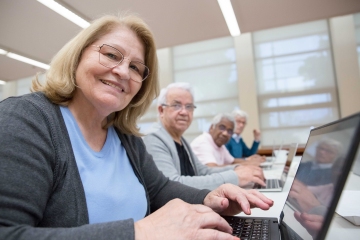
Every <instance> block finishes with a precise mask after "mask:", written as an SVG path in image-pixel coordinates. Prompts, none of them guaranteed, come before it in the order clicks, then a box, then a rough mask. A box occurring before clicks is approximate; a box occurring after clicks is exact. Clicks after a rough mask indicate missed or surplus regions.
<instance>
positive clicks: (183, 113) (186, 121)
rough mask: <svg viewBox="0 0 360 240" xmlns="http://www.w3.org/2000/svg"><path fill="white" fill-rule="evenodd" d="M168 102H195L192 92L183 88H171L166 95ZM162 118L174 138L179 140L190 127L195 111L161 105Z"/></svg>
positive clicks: (170, 103) (171, 103)
mask: <svg viewBox="0 0 360 240" xmlns="http://www.w3.org/2000/svg"><path fill="white" fill-rule="evenodd" d="M166 103H167V104H168V105H173V104H180V105H183V106H185V105H189V104H191V105H192V104H193V98H192V96H191V93H190V92H189V91H187V90H184V89H182V88H172V89H169V91H168V93H167V95H166ZM158 108H159V109H158V110H159V114H160V120H161V122H162V124H163V126H164V127H165V129H166V130H167V131H168V132H169V134H170V135H171V136H172V137H173V138H174V140H175V141H176V140H179V138H180V137H181V136H182V134H183V133H184V132H185V131H186V129H188V127H189V126H190V124H191V122H192V119H193V112H192V111H187V110H186V109H185V108H184V107H182V109H181V110H175V109H174V108H173V107H166V106H159V107H158Z"/></svg>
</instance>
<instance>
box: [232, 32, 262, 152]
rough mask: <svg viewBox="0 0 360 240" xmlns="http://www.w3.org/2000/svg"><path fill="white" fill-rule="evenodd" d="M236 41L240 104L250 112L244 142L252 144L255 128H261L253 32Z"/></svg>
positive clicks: (239, 37) (236, 38) (244, 109)
mask: <svg viewBox="0 0 360 240" xmlns="http://www.w3.org/2000/svg"><path fill="white" fill-rule="evenodd" d="M234 43H235V50H236V57H237V58H236V59H237V70H238V86H239V106H240V109H242V110H243V111H245V112H247V113H248V114H249V119H248V122H247V126H246V128H245V129H244V132H243V133H242V136H243V139H244V142H246V143H247V145H248V146H251V144H252V141H253V140H254V135H253V133H252V132H253V129H255V128H256V129H259V128H260V123H259V113H258V102H257V89H256V75H255V65H254V55H253V47H252V38H251V34H250V33H246V34H241V35H240V36H238V37H235V38H234Z"/></svg>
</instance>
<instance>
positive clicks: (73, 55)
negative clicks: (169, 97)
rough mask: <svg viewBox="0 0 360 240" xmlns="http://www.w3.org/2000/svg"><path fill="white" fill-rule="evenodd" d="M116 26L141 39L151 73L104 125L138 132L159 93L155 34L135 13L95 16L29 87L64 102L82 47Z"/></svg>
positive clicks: (71, 88)
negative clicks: (144, 116)
mask: <svg viewBox="0 0 360 240" xmlns="http://www.w3.org/2000/svg"><path fill="white" fill-rule="evenodd" d="M119 26H125V27H128V28H129V29H131V30H132V31H134V32H135V33H136V35H137V36H138V37H139V39H141V41H142V42H143V44H144V47H145V65H146V66H148V67H149V69H150V75H149V76H148V77H147V78H146V79H145V80H144V81H143V83H142V86H141V88H140V90H139V92H138V93H137V94H136V95H135V96H134V97H133V99H132V100H131V101H130V103H129V104H128V105H127V106H126V107H125V108H124V109H123V110H121V111H118V112H114V113H112V114H110V116H109V117H108V123H107V124H106V126H105V127H109V126H111V125H114V126H115V127H116V128H118V129H119V130H120V131H121V132H123V133H126V134H133V135H136V136H141V134H140V133H139V129H138V128H137V125H136V122H137V120H138V119H139V118H140V117H141V116H142V115H143V114H144V113H145V111H146V110H147V109H148V107H149V106H150V104H151V103H152V101H153V100H154V99H155V98H156V97H157V95H158V94H159V84H158V62H157V57H156V46H155V42H154V37H153V35H152V33H151V31H150V29H149V27H148V26H147V24H146V23H145V22H144V21H143V20H142V19H141V18H139V17H137V16H134V15H127V16H109V15H108V16H103V17H101V18H99V19H97V20H95V21H94V22H93V23H92V24H91V25H90V26H89V27H87V28H85V29H84V30H82V31H81V32H80V33H79V34H78V35H77V36H75V37H74V38H73V39H72V40H70V41H69V42H68V43H67V44H66V45H65V46H64V47H63V48H62V49H61V50H60V51H59V52H58V53H57V54H56V55H55V56H54V58H53V59H52V61H51V64H50V65H51V67H50V69H49V70H48V71H47V73H46V81H45V83H44V84H41V83H40V81H39V79H38V77H37V76H36V78H35V79H34V80H33V81H32V89H31V90H32V91H42V92H44V93H45V95H46V96H47V97H48V98H49V99H50V101H52V102H53V103H55V104H59V105H63V106H67V105H68V104H69V102H70V101H71V100H72V98H73V96H74V93H75V90H76V79H75V73H76V69H77V67H78V65H79V62H80V59H81V56H82V53H83V51H84V49H85V48H87V47H88V46H90V45H91V44H92V43H94V42H95V41H97V40H98V39H100V38H101V37H103V36H104V35H106V34H108V33H110V32H111V31H113V30H114V29H115V28H117V27H119Z"/></svg>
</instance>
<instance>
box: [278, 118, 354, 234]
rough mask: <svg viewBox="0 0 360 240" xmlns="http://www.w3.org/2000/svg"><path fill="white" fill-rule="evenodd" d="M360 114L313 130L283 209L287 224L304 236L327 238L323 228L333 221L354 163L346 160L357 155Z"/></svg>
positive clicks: (287, 227) (288, 227)
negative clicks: (355, 140)
mask: <svg viewBox="0 0 360 240" xmlns="http://www.w3.org/2000/svg"><path fill="white" fill-rule="evenodd" d="M359 118H360V115H358V116H357V117H355V118H354V117H353V118H350V119H348V120H346V121H340V122H337V123H335V124H330V125H326V126H324V127H321V128H316V129H313V130H312V131H311V132H310V137H309V139H308V142H307V144H306V148H305V150H304V154H303V157H302V160H301V164H300V165H299V168H298V170H297V173H296V176H295V179H294V182H293V184H292V186H291V189H290V192H289V195H288V198H287V200H286V204H285V206H284V209H283V219H282V227H283V228H285V229H288V230H289V231H290V229H291V230H293V231H295V232H296V233H297V235H299V236H301V237H302V238H303V239H319V237H320V238H324V234H325V233H323V232H321V231H322V229H326V227H325V228H324V225H327V226H328V225H329V224H330V221H331V218H332V214H333V212H334V210H335V207H336V204H337V201H338V199H339V197H340V194H341V191H342V187H343V184H344V182H345V180H346V177H347V174H346V176H344V174H342V173H343V172H348V171H349V169H350V166H351V165H350V166H349V164H347V161H346V160H348V158H349V156H352V158H353V157H354V156H353V155H354V154H355V153H356V149H357V148H358V145H354V144H353V143H354V139H355V138H356V139H357V138H358V136H356V134H355V132H356V129H357V127H358V125H359ZM354 152H355V153H354ZM350 158H351V157H350ZM351 160H352V159H350V161H351ZM348 162H349V161H348ZM328 214H329V215H328Z"/></svg>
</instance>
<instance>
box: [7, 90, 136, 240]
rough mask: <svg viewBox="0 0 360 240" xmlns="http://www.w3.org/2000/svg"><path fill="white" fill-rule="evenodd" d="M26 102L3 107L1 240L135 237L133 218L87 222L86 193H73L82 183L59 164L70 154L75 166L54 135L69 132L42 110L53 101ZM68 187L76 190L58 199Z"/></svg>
mask: <svg viewBox="0 0 360 240" xmlns="http://www.w3.org/2000/svg"><path fill="white" fill-rule="evenodd" d="M27 98H28V97H27ZM35 98H41V97H38V96H37V97H35ZM23 99H24V98H23V97H17V98H9V99H6V100H4V101H2V102H1V103H0V144H1V148H0V196H1V197H0V239H7V240H13V239H14V240H19V239H30V238H31V239H39V240H42V239H69V240H73V239H74V240H76V239H79V240H80V239H90V240H92V239H94V240H105V239H116V238H118V239H132V238H134V223H133V221H132V220H131V219H129V220H125V221H117V222H111V223H106V224H92V225H89V224H87V223H88V217H87V212H86V206H85V207H84V206H82V205H81V203H82V202H81V198H82V192H81V190H80V189H78V190H77V189H74V188H75V187H74V186H75V185H76V181H78V179H73V178H72V174H73V173H74V172H73V171H68V170H69V169H66V164H61V162H60V158H61V157H62V156H65V159H66V160H67V164H70V162H69V161H71V159H70V158H69V149H67V148H66V147H64V144H63V141H62V140H61V139H57V138H56V137H54V136H56V135H60V136H66V131H65V132H57V131H56V129H57V127H58V124H57V123H54V122H52V121H53V119H59V118H61V115H52V114H53V113H54V111H52V109H46V110H44V109H42V107H43V106H47V105H49V103H46V102H41V103H39V105H36V106H35V105H34V104H32V103H30V102H29V101H26V100H23ZM59 113H60V111H59ZM56 152H58V153H60V154H57V153H56ZM70 152H71V150H70ZM76 171H77V170H76ZM77 176H78V177H79V175H78V174H77ZM64 179H68V180H69V181H65V180H64ZM63 189H73V191H68V192H67V193H69V194H66V195H65V196H61V195H60V196H61V197H59V194H60V193H61V192H62V190H63ZM73 194H75V195H73ZM79 199H80V200H79ZM61 202H63V203H64V204H61ZM74 202H75V204H74ZM59 203H60V204H59ZM67 203H68V204H67ZM69 203H71V204H69ZM63 216H66V217H63Z"/></svg>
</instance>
